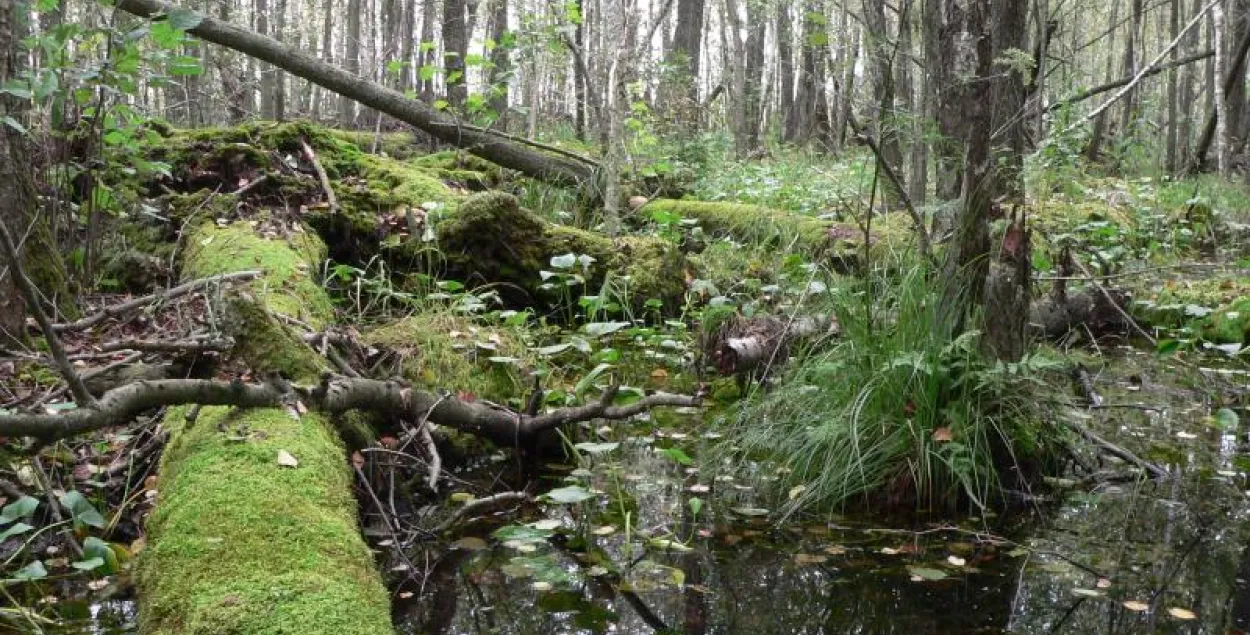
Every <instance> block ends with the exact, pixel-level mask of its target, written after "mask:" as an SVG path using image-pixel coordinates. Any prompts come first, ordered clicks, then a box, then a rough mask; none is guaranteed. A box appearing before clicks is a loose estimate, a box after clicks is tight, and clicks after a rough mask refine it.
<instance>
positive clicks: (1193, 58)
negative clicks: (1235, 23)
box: [1043, 50, 1215, 112]
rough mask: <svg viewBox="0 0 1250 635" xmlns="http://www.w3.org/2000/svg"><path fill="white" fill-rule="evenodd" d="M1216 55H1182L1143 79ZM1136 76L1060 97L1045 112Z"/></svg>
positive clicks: (1079, 100) (1086, 97) (1149, 72)
mask: <svg viewBox="0 0 1250 635" xmlns="http://www.w3.org/2000/svg"><path fill="white" fill-rule="evenodd" d="M1214 55H1215V51H1212V50H1206V51H1202V52H1199V53H1194V54H1193V55H1188V56H1186V57H1182V58H1181V59H1179V60H1176V61H1175V62H1168V63H1167V64H1161V65H1159V66H1156V67H1154V68H1150V69H1147V70H1146V72H1145V74H1143V75H1142V79H1144V78H1146V77H1150V76H1152V75H1158V74H1159V73H1163V72H1166V71H1170V70H1172V69H1174V68H1177V67H1179V66H1185V65H1186V64H1192V63H1194V62H1201V61H1202V60H1205V59H1207V58H1210V57H1212V56H1214ZM1135 78H1136V76H1133V77H1121V78H1120V79H1117V80H1115V81H1113V82H1107V83H1106V84H1102V85H1101V86H1095V87H1093V88H1087V89H1085V90H1083V91H1081V92H1079V93H1077V94H1075V95H1073V96H1071V97H1065V98H1063V99H1060V100H1059V101H1056V102H1055V103H1053V104H1050V105H1049V106H1046V108H1045V110H1044V111H1043V112H1051V111H1055V110H1058V109H1060V108H1063V107H1064V106H1070V105H1072V104H1075V103H1077V102H1081V101H1085V100H1086V99H1089V98H1090V97H1095V96H1098V95H1101V94H1103V93H1105V92H1107V91H1110V90H1115V89H1117V88H1120V87H1121V86H1124V85H1126V84H1129V83H1131V82H1133V80H1134V79H1135Z"/></svg>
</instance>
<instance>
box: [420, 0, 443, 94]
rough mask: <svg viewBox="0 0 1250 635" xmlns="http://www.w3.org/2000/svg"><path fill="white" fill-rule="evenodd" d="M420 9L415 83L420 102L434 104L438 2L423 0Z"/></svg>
mask: <svg viewBox="0 0 1250 635" xmlns="http://www.w3.org/2000/svg"><path fill="white" fill-rule="evenodd" d="M414 1H415V0H414ZM421 7H422V8H421V47H420V52H419V53H417V78H418V81H417V83H418V84H420V86H421V88H420V92H421V101H423V102H425V103H427V104H432V103H434V49H435V42H434V24H435V22H436V20H437V15H438V0H424V2H423V3H422V5H421Z"/></svg>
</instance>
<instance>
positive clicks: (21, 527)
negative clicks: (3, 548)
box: [0, 523, 34, 542]
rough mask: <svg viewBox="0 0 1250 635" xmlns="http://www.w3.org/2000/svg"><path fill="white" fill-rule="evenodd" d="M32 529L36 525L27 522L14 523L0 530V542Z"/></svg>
mask: <svg viewBox="0 0 1250 635" xmlns="http://www.w3.org/2000/svg"><path fill="white" fill-rule="evenodd" d="M32 529H34V527H32V526H30V525H27V524H26V523H13V524H12V525H11V526H10V527H9V528H8V529H5V530H4V531H3V532H0V542H4V541H5V540H8V539H9V538H12V537H13V536H18V535H21V534H24V533H26V532H28V531H30V530H32Z"/></svg>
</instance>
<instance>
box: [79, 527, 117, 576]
mask: <svg viewBox="0 0 1250 635" xmlns="http://www.w3.org/2000/svg"><path fill="white" fill-rule="evenodd" d="M82 556H83V558H87V559H95V558H99V559H100V560H102V561H104V568H103V569H102V570H101V571H100V572H101V573H103V574H105V575H111V574H114V573H117V572H118V571H119V570H121V565H120V563H118V561H117V552H116V551H114V550H113V546H112V545H110V544H109V543H108V542H106V541H104V540H101V539H99V538H96V537H95V536H88V537H87V539H86V540H84V541H82Z"/></svg>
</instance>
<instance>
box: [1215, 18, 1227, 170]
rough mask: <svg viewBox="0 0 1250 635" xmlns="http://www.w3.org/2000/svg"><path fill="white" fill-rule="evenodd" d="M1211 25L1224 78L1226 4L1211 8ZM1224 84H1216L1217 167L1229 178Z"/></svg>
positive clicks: (1217, 65) (1217, 66)
mask: <svg viewBox="0 0 1250 635" xmlns="http://www.w3.org/2000/svg"><path fill="white" fill-rule="evenodd" d="M1211 24H1212V25H1213V26H1214V28H1215V35H1214V38H1215V76H1216V77H1224V76H1226V75H1227V74H1228V71H1229V67H1230V64H1229V61H1228V49H1227V46H1228V44H1227V42H1228V33H1227V30H1226V25H1225V16H1224V3H1223V2H1216V3H1215V6H1214V7H1212V8H1211ZM1226 94H1227V93H1226V92H1225V88H1224V82H1222V81H1217V82H1216V83H1215V166H1216V170H1218V171H1219V173H1220V176H1228V167H1229V165H1228V160H1229V139H1228V132H1229V126H1228V111H1229V110H1230V109H1229V107H1228V99H1227V98H1226V97H1225V95H1226Z"/></svg>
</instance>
